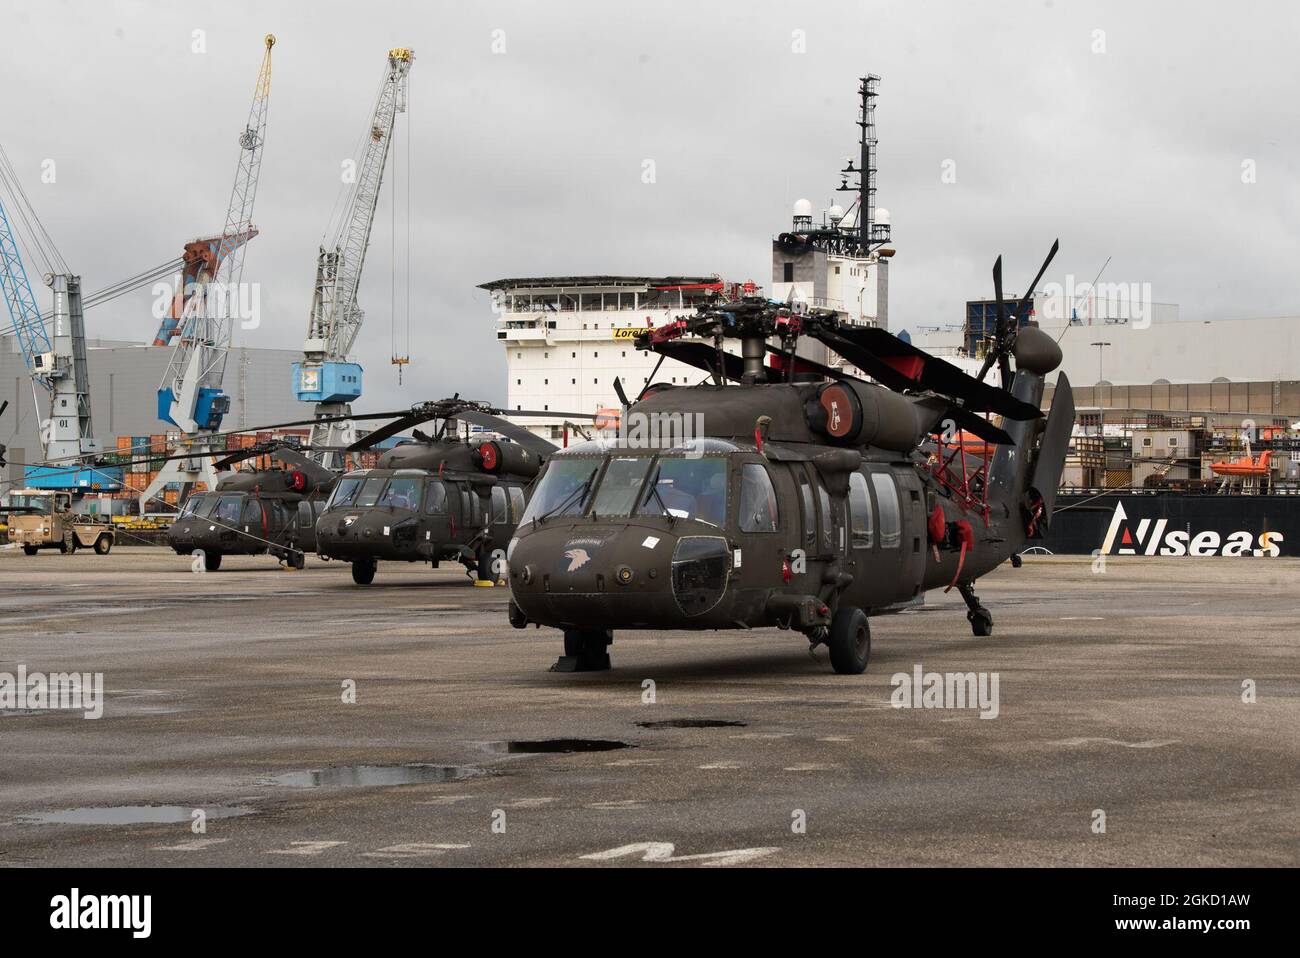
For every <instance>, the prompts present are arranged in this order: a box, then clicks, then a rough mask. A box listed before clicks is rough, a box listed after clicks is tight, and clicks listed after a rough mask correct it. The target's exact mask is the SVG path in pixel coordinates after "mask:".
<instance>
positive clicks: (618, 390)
mask: <svg viewBox="0 0 1300 958" xmlns="http://www.w3.org/2000/svg"><path fill="white" fill-rule="evenodd" d="M614 393H615V394H616V395H617V396H618V401H619V402H620V403H622V405H623V408H624V409H626V408H627V407H628V406H630V405H632V404H631V403H630V402H628V401H627V393H626V392H624V391H623V381H622V380H621V379H619V378H618V377H617V376H615V377H614Z"/></svg>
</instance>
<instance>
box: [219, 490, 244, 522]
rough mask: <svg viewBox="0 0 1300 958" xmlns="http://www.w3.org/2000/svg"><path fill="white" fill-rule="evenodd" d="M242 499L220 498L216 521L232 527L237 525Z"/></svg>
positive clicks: (237, 497)
mask: <svg viewBox="0 0 1300 958" xmlns="http://www.w3.org/2000/svg"><path fill="white" fill-rule="evenodd" d="M242 499H243V497H242V496H222V497H221V501H220V502H218V503H217V521H218V522H224V523H226V524H227V525H232V526H233V525H234V524H235V523H237V522H238V521H239V506H240V504H241V502H242Z"/></svg>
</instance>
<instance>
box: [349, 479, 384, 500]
mask: <svg viewBox="0 0 1300 958" xmlns="http://www.w3.org/2000/svg"><path fill="white" fill-rule="evenodd" d="M387 482H388V477H387V476H370V477H369V478H367V479H366V481H365V482H363V483H361V491H360V492H359V493H357V501H356V504H357V505H358V506H373V505H374V504H375V503H376V502H378V501H379V494H380V493H381V492H383V491H384V486H385V484H386V483H387Z"/></svg>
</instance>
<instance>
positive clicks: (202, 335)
mask: <svg viewBox="0 0 1300 958" xmlns="http://www.w3.org/2000/svg"><path fill="white" fill-rule="evenodd" d="M263 43H264V44H265V52H264V53H263V55H262V65H261V68H260V69H259V71H258V74H257V85H256V86H255V87H254V88H253V102H252V105H251V106H250V107H249V111H248V122H247V123H245V124H244V129H243V131H242V132H241V133H240V134H239V165H238V168H237V169H236V171H235V185H234V187H233V188H232V189H231V191H230V203H229V207H228V209H227V211H226V225H225V228H224V229H223V230H222V231H221V235H220V236H219V237H213V238H211V239H207V240H196V241H194V242H193V243H190V244H188V245H187V246H186V250H185V256H184V257H183V261H184V268H183V271H182V280H183V282H184V286H183V287H182V289H181V291H180V293H179V294H178V299H179V302H176V301H174V302H173V305H172V310H171V312H170V314H169V315H168V317H166V318H164V320H163V324H162V327H161V329H160V330H159V333H158V337H157V339H155V345H164V344H166V343H168V342H170V341H171V340H173V339H174V340H175V345H174V346H173V348H172V355H171V359H170V360H169V362H168V364H167V371H166V373H164V375H163V380H162V384H161V385H160V386H159V387H158V418H159V419H161V420H163V421H164V422H168V423H171V424H172V425H173V426H176V427H177V428H178V429H179V430H180V431H181V432H182V433H184V437H183V439H182V443H181V445H182V448H183V449H184V451H185V453H187V454H192V455H189V456H187V457H186V458H176V459H171V458H169V459H168V460H167V462H166V464H165V465H164V467H163V468H162V470H160V471H159V473H158V475H157V476H156V477H155V478H154V480H153V481H152V482H151V483H149V486H148V487H147V488H146V489H145V490H144V492H143V493H141V495H140V511H141V512H142V513H143V512H145V511H146V510H147V508H148V503H149V502H150V501H153V500H155V499H157V498H159V494H160V492H161V491H162V489H163V488H164V487H165V486H167V485H169V484H171V483H177V484H179V485H180V486H181V493H182V498H184V494H185V493H186V492H187V491H188V489H189V488H190V487H192V486H193V484H194V483H195V482H203V483H205V484H206V485H207V487H208V488H209V489H213V488H215V487H216V469H215V467H214V466H213V464H212V457H211V455H210V453H211V452H212V451H213V448H212V443H213V433H215V432H216V431H217V430H219V429H220V428H221V419H222V417H223V416H224V415H225V414H226V413H227V412H229V411H230V397H229V396H228V395H226V394H225V393H224V392H223V391H222V388H221V380H222V378H223V376H224V375H225V371H226V358H227V356H228V355H229V353H230V340H231V336H232V333H233V332H234V323H235V320H236V318H248V317H246V316H245V312H246V310H245V306H246V304H245V301H244V290H243V286H242V284H241V279H242V276H243V271H244V254H245V252H246V245H247V243H248V241H249V240H250V239H252V238H253V237H254V236H256V235H257V230H256V229H255V228H254V227H253V202H254V200H255V199H256V197H257V180H258V174H259V172H260V171H261V168H262V150H263V147H264V146H265V143H266V113H267V105H268V102H269V99H270V94H271V48H272V47H273V46H275V37H274V36H272V35H271V34H269V33H268V34H267V35H266V36H265V38H264V39H263ZM178 312H179V316H177V315H176V314H177V313H178ZM160 451H161V450H155V452H156V453H157V452H160Z"/></svg>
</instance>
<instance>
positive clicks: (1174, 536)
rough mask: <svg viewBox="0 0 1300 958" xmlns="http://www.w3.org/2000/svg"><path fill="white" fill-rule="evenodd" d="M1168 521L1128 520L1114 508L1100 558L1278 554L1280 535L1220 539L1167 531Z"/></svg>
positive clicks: (1209, 531)
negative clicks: (1135, 523) (1132, 521)
mask: <svg viewBox="0 0 1300 958" xmlns="http://www.w3.org/2000/svg"><path fill="white" fill-rule="evenodd" d="M1168 526H1169V520H1168V519H1139V520H1138V523H1137V525H1136V526H1134V525H1132V523H1131V522H1130V521H1129V517H1128V513H1127V512H1126V511H1125V510H1124V504H1123V503H1122V502H1121V503H1117V504H1116V505H1115V513H1114V514H1113V515H1112V516H1111V518H1110V528H1108V529H1107V530H1106V538H1105V539H1104V540H1103V541H1102V544H1101V549H1100V550H1098V551H1099V552H1100V554H1101V555H1121V556H1132V555H1144V556H1256V557H1264V558H1276V557H1277V556H1280V555H1281V554H1282V548H1281V545H1282V538H1283V537H1282V533H1280V532H1261V533H1260V534H1259V538H1258V540H1256V538H1255V536H1254V534H1253V533H1250V532H1246V531H1244V530H1240V531H1237V532H1232V533H1229V534H1228V535H1226V536H1224V535H1222V534H1220V533H1218V532H1216V531H1214V530H1213V529H1206V530H1203V531H1201V532H1197V533H1192V532H1190V531H1188V530H1186V529H1172V530H1171V529H1169V528H1168Z"/></svg>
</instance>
